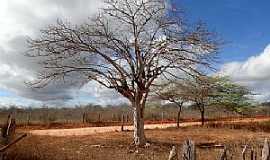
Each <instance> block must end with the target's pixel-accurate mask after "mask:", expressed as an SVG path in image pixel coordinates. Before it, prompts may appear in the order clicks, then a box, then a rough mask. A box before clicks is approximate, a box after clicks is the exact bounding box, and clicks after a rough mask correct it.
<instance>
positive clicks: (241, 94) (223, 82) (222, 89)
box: [211, 77, 253, 114]
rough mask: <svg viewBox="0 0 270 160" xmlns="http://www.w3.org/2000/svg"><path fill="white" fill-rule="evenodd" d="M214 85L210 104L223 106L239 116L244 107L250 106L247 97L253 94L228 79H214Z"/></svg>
mask: <svg viewBox="0 0 270 160" xmlns="http://www.w3.org/2000/svg"><path fill="white" fill-rule="evenodd" d="M215 83H216V85H215V87H216V88H215V93H214V94H213V95H212V98H211V101H212V102H211V103H212V104H217V105H223V106H225V107H227V108H228V109H231V110H233V111H235V112H237V113H241V114H242V109H243V108H244V107H246V106H250V101H251V99H250V98H249V96H250V95H252V94H253V93H252V92H251V91H250V90H249V89H248V88H247V87H245V86H242V85H239V84H236V83H234V82H232V81H231V80H230V78H229V77H215Z"/></svg>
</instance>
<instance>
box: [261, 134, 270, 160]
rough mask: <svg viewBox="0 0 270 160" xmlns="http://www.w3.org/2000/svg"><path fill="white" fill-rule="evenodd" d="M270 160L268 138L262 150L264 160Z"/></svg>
mask: <svg viewBox="0 0 270 160" xmlns="http://www.w3.org/2000/svg"><path fill="white" fill-rule="evenodd" d="M269 159H270V156H269V144H268V140H267V138H265V140H264V145H263V149H262V160H269Z"/></svg>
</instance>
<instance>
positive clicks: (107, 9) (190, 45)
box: [28, 0, 218, 145]
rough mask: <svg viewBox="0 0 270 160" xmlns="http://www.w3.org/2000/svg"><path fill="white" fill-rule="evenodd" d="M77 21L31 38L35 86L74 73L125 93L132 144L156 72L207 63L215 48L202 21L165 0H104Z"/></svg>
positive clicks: (140, 135)
mask: <svg viewBox="0 0 270 160" xmlns="http://www.w3.org/2000/svg"><path fill="white" fill-rule="evenodd" d="M104 3H105V4H104V8H103V9H100V11H99V13H98V14H97V15H96V16H94V17H92V18H90V19H89V20H88V21H86V22H85V23H82V24H72V23H66V22H63V21H61V20H59V21H58V22H57V23H56V24H54V25H51V26H49V27H47V28H45V29H43V30H42V31H41V35H40V38H37V39H32V40H30V41H29V43H30V51H29V53H28V55H29V56H31V57H36V58H37V59H39V60H40V64H41V66H42V69H41V70H40V73H39V76H38V78H37V79H36V81H34V82H32V86H34V87H45V86H46V85H47V84H49V83H50V82H52V81H57V80H64V81H65V80H70V79H71V78H70V77H77V79H81V80H83V81H84V83H87V82H88V81H92V80H93V81H96V82H98V83H99V84H100V85H102V86H105V87H107V88H111V89H114V90H116V91H117V92H119V93H120V94H121V95H123V96H124V97H126V98H127V99H128V100H129V101H130V103H131V105H132V107H133V110H134V128H135V129H134V143H135V144H136V145H144V144H145V143H146V138H145V134H144V120H143V119H144V118H143V113H144V109H145V103H146V100H147V97H148V95H149V92H150V88H151V86H152V85H153V84H154V83H155V82H156V81H157V79H159V78H161V77H163V78H164V77H165V79H166V78H171V77H174V78H177V75H178V74H176V73H178V72H187V73H188V72H190V71H193V72H194V71H196V69H197V68H198V66H200V68H201V67H210V64H211V62H210V61H211V57H212V56H210V55H214V54H215V53H216V52H217V50H218V41H217V39H216V38H215V34H213V33H211V32H209V31H208V30H207V29H206V27H205V25H203V24H201V23H200V24H198V25H194V26H191V25H190V26H189V25H187V24H186V23H185V21H184V18H183V17H182V15H181V13H180V12H178V11H176V10H175V7H174V8H173V10H170V6H169V5H168V4H167V3H166V1H165V0H106V1H105V2H104Z"/></svg>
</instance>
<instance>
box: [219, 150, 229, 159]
mask: <svg viewBox="0 0 270 160" xmlns="http://www.w3.org/2000/svg"><path fill="white" fill-rule="evenodd" d="M220 160H228V156H227V148H226V147H224V149H223V152H222V154H221V156H220Z"/></svg>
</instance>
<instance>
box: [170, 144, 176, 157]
mask: <svg viewBox="0 0 270 160" xmlns="http://www.w3.org/2000/svg"><path fill="white" fill-rule="evenodd" d="M169 160H177V153H176V148H175V146H173V147H172V150H171V151H170V155H169Z"/></svg>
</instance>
